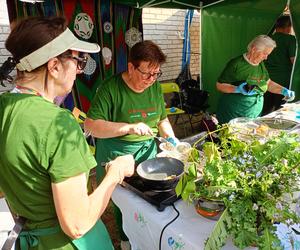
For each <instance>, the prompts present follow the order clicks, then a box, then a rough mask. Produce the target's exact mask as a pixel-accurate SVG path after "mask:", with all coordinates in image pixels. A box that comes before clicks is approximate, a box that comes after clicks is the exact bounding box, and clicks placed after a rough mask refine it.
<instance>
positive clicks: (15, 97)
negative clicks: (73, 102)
mask: <svg viewBox="0 0 300 250" xmlns="http://www.w3.org/2000/svg"><path fill="white" fill-rule="evenodd" d="M0 138H1V140H0V152H1V157H0V187H1V189H2V190H3V192H4V194H5V197H6V199H7V200H8V203H9V205H10V207H11V209H12V211H13V212H14V213H16V214H19V215H21V216H23V217H25V218H27V223H26V227H25V228H28V229H34V228H48V227H52V226H54V225H57V224H58V219H57V215H56V212H55V207H54V202H53V195H52V190H51V183H59V182H62V181H64V180H66V179H67V178H69V177H72V176H76V175H78V174H80V173H86V174H88V172H89V170H90V169H91V168H93V167H95V166H96V162H95V159H94V157H93V155H92V154H91V152H90V149H89V147H88V145H87V143H86V140H85V137H84V135H83V133H82V130H81V128H80V126H79V125H78V123H77V122H76V120H75V119H74V118H73V116H72V114H71V113H70V112H69V111H67V110H64V109H61V108H60V107H57V106H56V105H55V104H53V103H51V102H48V101H46V100H45V99H43V98H42V97H40V96H35V95H28V94H19V93H6V94H2V95H0ZM74 188H75V187H74ZM51 239H52V240H51ZM70 242H71V241H70V239H69V238H68V237H67V236H66V235H65V234H64V233H63V232H62V231H61V232H59V233H57V234H55V235H52V236H45V237H41V239H40V244H39V248H38V249H56V248H55V245H57V244H58V245H60V247H61V246H62V245H65V248H60V249H73V246H72V245H71V243H70ZM49 244H50V245H49ZM35 249H37V248H35Z"/></svg>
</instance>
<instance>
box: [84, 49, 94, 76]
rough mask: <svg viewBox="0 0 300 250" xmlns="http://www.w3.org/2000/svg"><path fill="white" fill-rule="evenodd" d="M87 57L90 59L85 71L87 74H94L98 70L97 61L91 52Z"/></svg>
mask: <svg viewBox="0 0 300 250" xmlns="http://www.w3.org/2000/svg"><path fill="white" fill-rule="evenodd" d="M87 58H88V60H87V63H86V66H85V68H84V70H83V73H84V74H86V75H92V74H93V73H94V72H95V70H96V67H97V63H96V61H95V60H94V59H93V58H92V57H91V56H90V55H89V54H88V55H87Z"/></svg>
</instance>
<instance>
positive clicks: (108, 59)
mask: <svg viewBox="0 0 300 250" xmlns="http://www.w3.org/2000/svg"><path fill="white" fill-rule="evenodd" d="M102 56H103V59H104V63H105V65H109V64H110V62H111V57H112V52H111V50H110V49H109V48H107V47H104V48H103V49H102Z"/></svg>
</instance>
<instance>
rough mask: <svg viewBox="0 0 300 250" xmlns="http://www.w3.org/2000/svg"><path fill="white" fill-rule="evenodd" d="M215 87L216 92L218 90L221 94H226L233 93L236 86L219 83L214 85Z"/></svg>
mask: <svg viewBox="0 0 300 250" xmlns="http://www.w3.org/2000/svg"><path fill="white" fill-rule="evenodd" d="M216 87H217V90H219V91H220V92H222V93H226V94H229V93H234V92H235V89H236V86H234V85H232V84H229V83H220V82H217V83H216Z"/></svg>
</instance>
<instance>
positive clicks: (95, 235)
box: [72, 220, 114, 250]
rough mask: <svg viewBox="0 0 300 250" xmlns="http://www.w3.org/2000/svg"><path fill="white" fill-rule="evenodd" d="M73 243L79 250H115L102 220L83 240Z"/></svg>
mask: <svg viewBox="0 0 300 250" xmlns="http://www.w3.org/2000/svg"><path fill="white" fill-rule="evenodd" d="M72 243H73V244H74V245H75V246H76V247H77V249H78V250H93V249H101V250H113V249H114V247H113V245H112V242H111V239H110V237H109V234H108V232H107V230H106V227H105V226H104V224H103V222H102V221H101V220H98V221H97V223H96V224H95V226H93V227H92V229H91V230H90V231H88V232H87V233H86V234H85V235H83V236H82V237H81V238H79V239H76V240H73V241H72Z"/></svg>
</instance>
